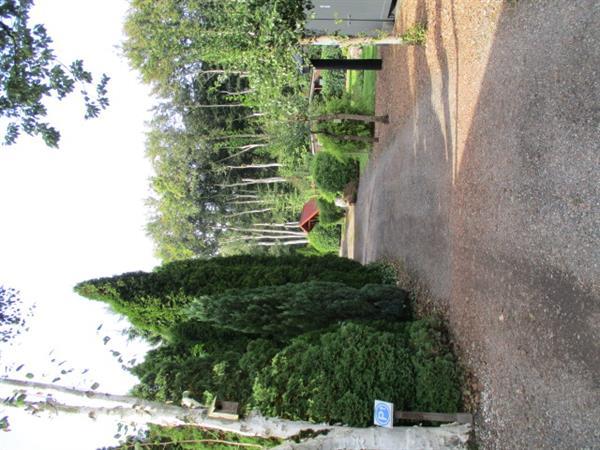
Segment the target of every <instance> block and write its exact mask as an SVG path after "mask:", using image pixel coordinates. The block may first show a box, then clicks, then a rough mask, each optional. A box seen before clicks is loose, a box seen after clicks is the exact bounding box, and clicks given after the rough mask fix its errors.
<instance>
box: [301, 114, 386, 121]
mask: <svg viewBox="0 0 600 450" xmlns="http://www.w3.org/2000/svg"><path fill="white" fill-rule="evenodd" d="M308 120H314V121H316V122H323V121H326V120H356V121H358V122H365V123H373V122H380V123H389V122H390V119H389V116H388V115H387V114H386V115H384V116H370V115H366V114H344V113H335V114H322V115H320V116H315V117H309V118H308Z"/></svg>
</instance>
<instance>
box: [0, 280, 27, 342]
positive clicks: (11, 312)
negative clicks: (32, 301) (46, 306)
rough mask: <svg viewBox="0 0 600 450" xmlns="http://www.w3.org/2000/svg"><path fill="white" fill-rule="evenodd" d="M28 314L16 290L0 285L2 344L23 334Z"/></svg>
mask: <svg viewBox="0 0 600 450" xmlns="http://www.w3.org/2000/svg"><path fill="white" fill-rule="evenodd" d="M31 309H33V306H32V307H30V309H29V311H28V312H27V313H26V312H24V311H23V305H22V303H21V300H20V298H19V292H18V291H16V290H15V289H12V288H8V287H5V286H2V285H0V342H8V341H9V340H11V339H12V338H14V337H15V336H16V335H18V334H20V333H21V330H22V329H24V326H25V316H26V315H29V314H31Z"/></svg>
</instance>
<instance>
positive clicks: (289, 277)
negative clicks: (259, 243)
mask: <svg viewBox="0 0 600 450" xmlns="http://www.w3.org/2000/svg"><path fill="white" fill-rule="evenodd" d="M337 239H339V234H338V237H337ZM336 246H337V242H336ZM336 251H337V250H336ZM311 280H322V281H339V282H342V283H345V284H347V285H349V286H354V287H360V286H362V285H364V284H366V283H379V282H380V281H381V274H379V273H378V272H377V271H376V270H373V269H371V268H366V267H364V266H361V265H360V264H359V263H358V262H356V261H352V260H349V259H347V258H339V257H337V256H333V255H326V256H325V255H323V256H303V255H299V254H294V255H288V256H251V255H239V256H229V257H218V258H212V259H208V260H201V259H189V260H181V261H175V262H172V263H169V264H165V265H163V266H160V267H158V268H157V269H155V271H154V272H149V273H147V272H130V273H124V274H122V275H118V276H114V277H107V278H98V279H94V280H88V281H84V282H82V283H79V284H78V285H77V286H76V287H75V291H76V292H77V293H78V294H80V295H82V296H84V297H87V298H90V299H93V300H100V301H104V302H107V303H108V304H110V305H111V307H112V308H113V309H114V310H115V311H117V312H119V313H122V314H125V315H126V316H127V317H128V318H129V320H130V321H131V322H132V323H133V324H134V325H135V326H136V327H138V328H140V329H143V330H150V331H153V332H157V333H160V334H162V335H165V333H167V332H166V330H168V328H170V327H172V326H174V325H175V324H176V323H178V322H180V321H182V320H184V319H185V314H184V310H185V308H186V307H187V306H188V305H189V304H190V303H191V301H192V300H193V299H194V298H197V297H198V296H200V295H211V294H216V293H220V292H224V291H225V290H227V289H229V288H231V287H232V286H235V287H239V288H253V287H260V286H274V285H280V284H286V283H299V282H304V281H311Z"/></svg>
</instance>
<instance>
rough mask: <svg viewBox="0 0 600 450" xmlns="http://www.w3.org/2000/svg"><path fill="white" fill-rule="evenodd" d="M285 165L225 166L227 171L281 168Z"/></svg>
mask: <svg viewBox="0 0 600 450" xmlns="http://www.w3.org/2000/svg"><path fill="white" fill-rule="evenodd" d="M282 165H283V164H279V163H267V164H247V165H245V166H225V168H227V169H231V170H234V169H266V168H269V167H281V166H282Z"/></svg>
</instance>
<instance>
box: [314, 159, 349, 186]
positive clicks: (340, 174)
mask: <svg viewBox="0 0 600 450" xmlns="http://www.w3.org/2000/svg"><path fill="white" fill-rule="evenodd" d="M312 176H313V179H314V180H315V184H316V185H317V188H318V189H319V190H321V191H326V192H330V193H338V192H342V191H343V190H344V187H345V186H346V185H347V184H348V183H349V182H350V181H352V180H355V179H356V178H358V165H357V164H356V162H355V161H341V160H339V159H338V158H336V157H335V156H333V155H331V154H329V153H327V152H318V153H317V154H316V155H315V157H314V158H313V164H312Z"/></svg>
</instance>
